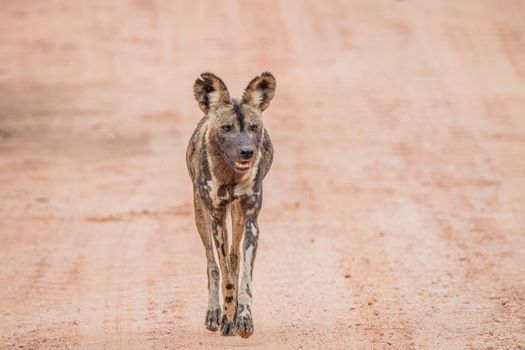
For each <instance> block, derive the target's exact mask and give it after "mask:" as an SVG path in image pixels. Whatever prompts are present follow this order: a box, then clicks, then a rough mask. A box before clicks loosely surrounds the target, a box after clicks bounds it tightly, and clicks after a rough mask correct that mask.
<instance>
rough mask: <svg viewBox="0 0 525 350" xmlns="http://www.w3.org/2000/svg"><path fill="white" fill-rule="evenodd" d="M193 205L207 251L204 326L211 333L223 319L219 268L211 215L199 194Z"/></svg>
mask: <svg viewBox="0 0 525 350" xmlns="http://www.w3.org/2000/svg"><path fill="white" fill-rule="evenodd" d="M193 204H194V208H195V222H196V224H197V230H198V231H199V234H200V236H201V239H202V243H203V244H204V248H205V249H206V261H207V265H208V309H207V310H206V318H205V320H204V325H205V326H206V328H208V329H209V330H210V331H213V332H215V331H216V330H218V329H219V322H220V317H221V304H220V301H219V280H220V275H219V268H218V267H217V263H216V262H215V257H214V256H213V244H212V240H211V225H210V214H209V213H208V211H207V210H206V208H205V207H204V205H203V203H202V201H201V199H200V197H199V194H198V193H196V192H195V193H193Z"/></svg>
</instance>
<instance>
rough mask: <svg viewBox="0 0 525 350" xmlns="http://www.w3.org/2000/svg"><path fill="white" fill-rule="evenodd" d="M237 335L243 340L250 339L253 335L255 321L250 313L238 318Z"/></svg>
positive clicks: (244, 313)
mask: <svg viewBox="0 0 525 350" xmlns="http://www.w3.org/2000/svg"><path fill="white" fill-rule="evenodd" d="M237 334H239V335H240V336H241V337H243V338H248V337H249V336H250V335H252V334H253V319H252V315H251V314H250V313H249V312H243V313H242V314H241V315H239V316H237Z"/></svg>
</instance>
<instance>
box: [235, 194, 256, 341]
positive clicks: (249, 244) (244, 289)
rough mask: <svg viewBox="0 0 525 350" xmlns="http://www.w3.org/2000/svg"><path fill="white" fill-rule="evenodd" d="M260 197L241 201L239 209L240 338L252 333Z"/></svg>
mask: <svg viewBox="0 0 525 350" xmlns="http://www.w3.org/2000/svg"><path fill="white" fill-rule="evenodd" d="M261 199H262V197H261V196H259V195H253V196H250V197H246V198H243V199H242V200H241V207H242V211H243V217H244V245H243V250H244V254H243V259H244V260H243V267H242V275H241V283H240V285H239V298H238V303H239V305H238V315H237V333H239V335H240V336H241V337H244V338H246V337H249V336H250V335H252V333H253V329H254V327H253V318H252V310H251V305H252V292H251V289H250V288H251V284H252V276H253V265H254V262H255V255H256V253H257V243H258V240H259V225H258V223H257V217H258V215H259V209H260V207H261Z"/></svg>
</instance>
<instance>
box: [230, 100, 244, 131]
mask: <svg viewBox="0 0 525 350" xmlns="http://www.w3.org/2000/svg"><path fill="white" fill-rule="evenodd" d="M232 105H233V111H234V112H235V115H236V116H237V121H238V122H239V128H240V131H244V113H242V111H241V106H240V105H239V102H237V100H236V99H232Z"/></svg>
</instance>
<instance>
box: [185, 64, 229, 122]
mask: <svg viewBox="0 0 525 350" xmlns="http://www.w3.org/2000/svg"><path fill="white" fill-rule="evenodd" d="M193 92H194V93H195V99H196V100H197V102H199V107H200V109H201V110H202V111H203V112H204V113H206V114H207V113H208V112H209V111H210V110H212V109H216V108H217V107H220V106H221V105H224V104H229V103H230V93H229V92H228V89H227V88H226V85H225V84H224V82H223V81H222V80H221V78H219V77H218V76H216V75H215V74H213V73H202V74H201V75H200V78H198V79H197V80H195V84H194V85H193Z"/></svg>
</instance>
